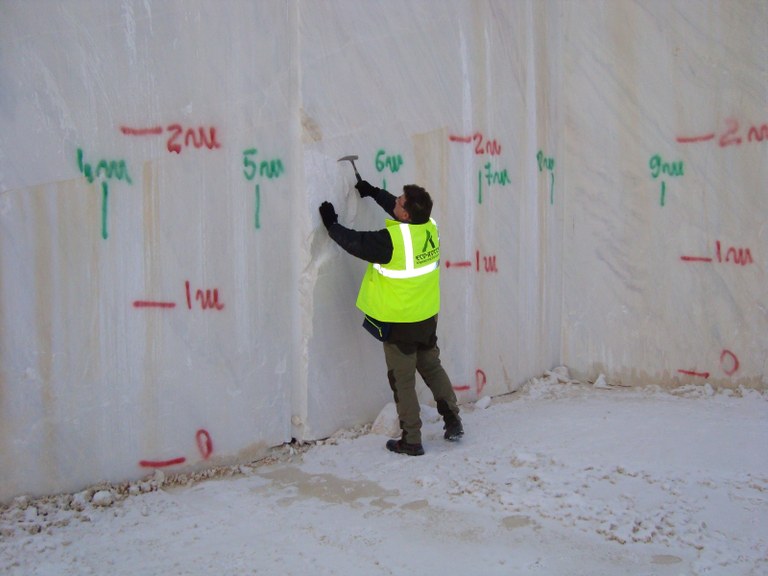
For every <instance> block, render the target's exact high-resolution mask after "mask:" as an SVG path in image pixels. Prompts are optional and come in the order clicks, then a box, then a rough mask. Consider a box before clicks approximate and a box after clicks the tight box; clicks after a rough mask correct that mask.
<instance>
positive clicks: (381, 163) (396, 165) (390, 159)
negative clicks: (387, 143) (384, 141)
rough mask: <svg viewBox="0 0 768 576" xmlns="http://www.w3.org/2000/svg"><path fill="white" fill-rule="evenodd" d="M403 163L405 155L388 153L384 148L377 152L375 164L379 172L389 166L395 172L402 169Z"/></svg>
mask: <svg viewBox="0 0 768 576" xmlns="http://www.w3.org/2000/svg"><path fill="white" fill-rule="evenodd" d="M402 165H403V157H402V156H401V155H400V154H395V155H387V152H386V150H384V149H383V148H382V149H380V150H379V151H378V152H376V160H375V166H376V170H378V171H379V172H383V171H384V170H385V169H387V168H389V171H390V172H392V173H393V174H394V173H395V172H398V171H399V170H400V167H401V166H402Z"/></svg>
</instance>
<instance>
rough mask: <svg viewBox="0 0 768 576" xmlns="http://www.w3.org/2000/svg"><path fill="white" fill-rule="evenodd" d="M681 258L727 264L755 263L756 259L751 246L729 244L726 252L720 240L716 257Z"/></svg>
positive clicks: (717, 241) (688, 260)
mask: <svg viewBox="0 0 768 576" xmlns="http://www.w3.org/2000/svg"><path fill="white" fill-rule="evenodd" d="M680 260H682V261H683V262H715V261H717V262H718V263H726V264H738V265H740V266H746V265H747V264H754V263H755V261H754V259H753V258H752V251H751V250H750V249H749V248H737V247H735V246H728V248H727V250H725V253H723V245H722V243H721V242H720V240H716V241H715V257H714V258H710V257H708V256H680Z"/></svg>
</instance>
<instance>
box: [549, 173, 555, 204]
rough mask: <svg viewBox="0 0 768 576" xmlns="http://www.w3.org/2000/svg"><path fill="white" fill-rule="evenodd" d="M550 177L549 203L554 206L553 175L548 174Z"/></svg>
mask: <svg viewBox="0 0 768 576" xmlns="http://www.w3.org/2000/svg"><path fill="white" fill-rule="evenodd" d="M549 175H550V176H552V182H551V184H550V186H549V203H550V204H554V203H555V173H554V172H550V173H549Z"/></svg>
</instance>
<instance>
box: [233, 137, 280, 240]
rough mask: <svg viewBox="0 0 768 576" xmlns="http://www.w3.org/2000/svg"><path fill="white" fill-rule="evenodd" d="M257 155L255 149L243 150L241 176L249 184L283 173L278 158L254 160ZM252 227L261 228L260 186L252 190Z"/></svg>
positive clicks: (277, 176)
mask: <svg viewBox="0 0 768 576" xmlns="http://www.w3.org/2000/svg"><path fill="white" fill-rule="evenodd" d="M258 153H259V151H258V149H257V148H248V149H246V150H243V176H245V179H246V180H248V181H249V182H251V181H253V180H255V179H256V178H257V177H259V178H268V179H270V180H272V179H274V178H280V176H282V175H283V173H284V172H285V167H284V166H283V161H282V160H280V159H279V158H275V159H272V160H260V161H259V160H256V155H257V154H258ZM253 225H254V228H256V230H258V229H259V228H261V186H260V185H259V184H256V185H255V188H254V210H253Z"/></svg>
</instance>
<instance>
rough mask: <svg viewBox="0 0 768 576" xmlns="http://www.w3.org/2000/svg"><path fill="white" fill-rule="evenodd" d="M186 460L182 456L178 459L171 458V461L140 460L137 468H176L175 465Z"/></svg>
mask: <svg viewBox="0 0 768 576" xmlns="http://www.w3.org/2000/svg"><path fill="white" fill-rule="evenodd" d="M186 461H187V459H186V458H184V456H180V457H179V458H172V459H171V460H142V461H141V462H139V466H141V467H142V468H167V467H168V466H176V465H177V464H184V462H186Z"/></svg>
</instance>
